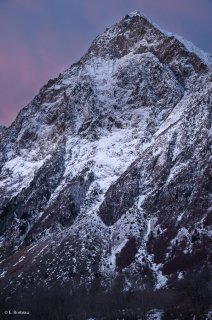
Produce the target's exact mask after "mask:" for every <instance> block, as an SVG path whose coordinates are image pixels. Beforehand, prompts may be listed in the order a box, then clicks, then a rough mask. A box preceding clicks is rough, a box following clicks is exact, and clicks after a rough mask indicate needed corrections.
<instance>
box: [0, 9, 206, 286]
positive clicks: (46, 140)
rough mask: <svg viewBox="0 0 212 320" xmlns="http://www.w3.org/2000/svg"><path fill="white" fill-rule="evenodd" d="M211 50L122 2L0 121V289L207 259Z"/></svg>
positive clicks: (135, 280)
mask: <svg viewBox="0 0 212 320" xmlns="http://www.w3.org/2000/svg"><path fill="white" fill-rule="evenodd" d="M211 61H212V60H211V58H210V56H209V55H207V54H205V53H203V52H202V51H200V50H199V49H198V50H197V49H195V47H194V46H192V45H191V44H188V43H187V45H186V43H185V42H184V41H181V40H180V38H179V37H176V36H174V35H172V34H170V33H166V32H164V31H163V30H161V29H160V28H159V27H157V26H156V25H154V24H152V23H151V22H150V21H149V20H148V19H147V18H145V17H144V16H142V15H141V14H139V13H138V12H134V13H131V14H129V15H127V16H125V17H124V18H123V19H122V20H121V21H120V22H118V23H117V24H116V25H115V26H113V27H111V28H109V29H106V30H105V32H104V33H103V34H102V35H100V36H98V37H97V38H96V39H95V40H94V42H93V43H92V45H91V47H90V48H89V50H88V52H87V53H86V54H85V55H84V56H83V57H82V59H81V60H80V61H79V62H77V63H76V64H74V65H72V66H71V67H70V68H69V69H68V70H66V71H65V72H64V73H63V74H60V75H59V77H58V78H56V79H54V80H50V81H49V82H48V83H47V84H46V85H45V86H44V87H43V88H42V89H41V90H40V92H39V93H38V95H37V96H36V97H35V98H34V99H33V100H32V102H31V103H29V105H28V106H26V107H25V108H24V109H22V111H21V112H20V113H19V115H18V116H17V119H16V120H15V121H14V123H13V124H12V125H11V126H10V127H9V128H3V127H1V128H0V217H1V219H0V255H1V274H0V282H1V289H2V290H3V288H4V290H9V291H11V290H12V291H13V290H16V288H17V287H19V286H22V287H23V288H24V287H34V286H36V284H37V283H38V282H40V281H42V283H45V284H46V285H49V286H51V284H53V283H55V281H57V282H61V283H62V282H66V281H70V282H71V283H73V284H78V285H79V284H80V283H84V282H86V283H89V282H92V281H93V279H95V278H96V277H99V278H100V279H101V282H102V285H106V284H107V283H111V280H113V279H115V278H116V277H117V276H118V275H119V274H122V275H124V278H125V287H126V288H132V289H136V288H142V287H145V286H146V287H148V286H149V285H150V283H151V284H152V283H153V286H154V288H156V289H158V288H162V287H164V286H170V285H173V283H175V282H176V280H177V279H181V278H182V277H184V276H185V275H186V274H187V273H189V272H190V271H191V270H200V269H201V268H203V267H204V266H206V265H207V264H209V262H210V261H209V260H210V258H209V253H210V236H211V231H210V223H211V211H212V176H211V175H212V171H211V157H212V156H211V120H212V113H211V111H212V104H211V102H212V98H211V96H212V95H211V93H212V92H211V91H212V71H211Z"/></svg>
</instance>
